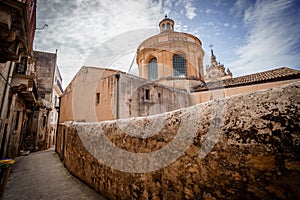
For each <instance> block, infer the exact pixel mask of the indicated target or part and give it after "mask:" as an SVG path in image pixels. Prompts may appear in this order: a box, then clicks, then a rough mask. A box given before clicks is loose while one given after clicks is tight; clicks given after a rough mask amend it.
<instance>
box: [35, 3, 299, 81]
mask: <svg viewBox="0 0 300 200" xmlns="http://www.w3.org/2000/svg"><path fill="white" fill-rule="evenodd" d="M165 13H167V14H168V17H170V18H172V19H173V20H174V21H175V30H176V31H182V32H187V33H191V34H193V35H195V36H197V37H198V38H199V39H200V40H201V41H202V44H203V46H202V47H203V49H204V51H205V53H206V55H205V58H204V65H207V64H209V59H210V48H209V45H210V44H213V45H214V47H213V49H214V52H215V55H216V56H217V60H218V61H220V62H221V63H223V64H224V65H225V67H226V68H227V67H228V68H230V70H231V71H232V73H233V75H234V77H237V76H241V75H245V74H251V73H256V72H260V71H265V70H269V69H275V68H278V67H283V66H285V67H290V68H294V69H298V70H300V65H299V58H300V23H299V22H298V20H299V18H300V2H299V1H298V0H232V1H230V0H177V1H173V0H127V1H124V0H64V1H61V0H51V1H49V0H38V7H37V27H42V26H43V24H45V23H46V24H48V27H46V28H45V29H43V30H37V31H36V37H35V42H34V48H35V50H39V51H46V52H53V53H54V52H55V49H58V66H59V67H60V69H61V73H62V76H63V79H64V82H63V84H64V87H66V86H67V84H68V83H69V82H70V81H71V79H72V78H73V76H74V75H75V74H76V73H77V71H78V70H79V69H80V67H81V66H82V65H95V66H99V67H110V68H115V69H120V70H122V71H125V72H127V71H128V70H129V66H130V65H131V62H132V60H133V58H134V54H135V50H136V47H137V46H138V44H139V43H140V42H141V41H143V40H144V39H146V38H147V37H149V36H151V35H153V34H157V33H158V32H159V28H158V23H159V21H160V20H162V19H163V18H164V15H165ZM118 43H120V45H118ZM130 72H132V73H136V65H133V67H132V68H131V70H130Z"/></svg>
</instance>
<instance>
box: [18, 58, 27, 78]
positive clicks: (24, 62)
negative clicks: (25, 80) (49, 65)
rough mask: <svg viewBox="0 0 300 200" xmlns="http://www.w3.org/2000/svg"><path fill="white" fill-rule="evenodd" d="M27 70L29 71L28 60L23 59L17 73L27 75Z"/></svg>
mask: <svg viewBox="0 0 300 200" xmlns="http://www.w3.org/2000/svg"><path fill="white" fill-rule="evenodd" d="M26 69H27V58H26V57H22V58H21V61H20V63H18V64H17V65H16V73H17V74H22V75H26Z"/></svg>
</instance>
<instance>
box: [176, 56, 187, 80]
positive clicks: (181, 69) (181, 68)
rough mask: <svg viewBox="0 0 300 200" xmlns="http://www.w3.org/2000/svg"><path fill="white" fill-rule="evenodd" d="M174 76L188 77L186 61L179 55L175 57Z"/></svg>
mask: <svg viewBox="0 0 300 200" xmlns="http://www.w3.org/2000/svg"><path fill="white" fill-rule="evenodd" d="M173 76H176V77H186V61H185V59H184V58H183V57H182V56H180V55H178V54H175V55H174V56H173Z"/></svg>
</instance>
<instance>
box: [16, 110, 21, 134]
mask: <svg viewBox="0 0 300 200" xmlns="http://www.w3.org/2000/svg"><path fill="white" fill-rule="evenodd" d="M19 118H20V111H17V115H16V123H15V131H17V130H18V127H19Z"/></svg>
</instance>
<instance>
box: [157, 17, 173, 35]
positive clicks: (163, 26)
mask: <svg viewBox="0 0 300 200" xmlns="http://www.w3.org/2000/svg"><path fill="white" fill-rule="evenodd" d="M159 28H160V32H161V33H162V32H165V31H174V21H173V20H172V19H170V18H168V16H167V14H166V15H165V18H164V19H163V20H161V21H160V22H159Z"/></svg>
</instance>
